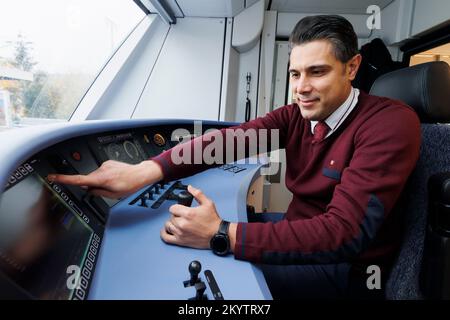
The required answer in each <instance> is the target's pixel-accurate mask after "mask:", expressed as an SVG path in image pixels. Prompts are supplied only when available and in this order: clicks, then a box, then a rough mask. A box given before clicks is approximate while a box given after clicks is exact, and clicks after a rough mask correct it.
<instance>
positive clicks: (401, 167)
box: [153, 92, 420, 268]
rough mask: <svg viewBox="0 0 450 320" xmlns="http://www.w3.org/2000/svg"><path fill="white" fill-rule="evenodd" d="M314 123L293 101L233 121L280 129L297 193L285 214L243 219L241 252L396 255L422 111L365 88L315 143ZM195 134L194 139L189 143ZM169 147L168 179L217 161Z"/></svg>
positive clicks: (289, 181) (287, 258) (296, 258)
mask: <svg viewBox="0 0 450 320" xmlns="http://www.w3.org/2000/svg"><path fill="white" fill-rule="evenodd" d="M310 126H311V123H310V121H309V120H305V119H303V118H302V116H301V113H300V110H299V107H298V106H297V105H296V104H292V105H288V106H284V107H282V108H279V109H277V110H275V111H273V112H271V113H268V114H267V115H266V116H264V117H262V118H258V119H255V120H253V121H250V122H247V123H243V124H241V125H240V126H237V127H233V128H234V129H236V128H241V129H244V130H246V129H248V128H256V129H261V128H267V129H279V130H280V131H279V134H280V147H281V148H285V149H286V158H287V170H286V185H287V188H288V189H289V190H290V191H291V192H292V193H293V199H292V202H291V203H290V205H289V208H288V210H287V213H286V216H285V219H284V220H282V221H280V222H278V223H271V222H269V223H244V222H240V223H239V224H238V228H237V241H236V246H235V248H234V254H235V257H236V258H237V259H245V260H250V261H253V262H259V263H272V264H305V263H337V262H344V261H345V262H353V263H354V265H361V264H363V265H367V264H378V265H380V266H381V267H382V268H383V265H385V264H386V263H388V262H389V261H392V257H393V254H395V252H396V250H397V249H398V245H399V240H400V237H401V222H400V218H401V214H402V212H401V210H400V207H399V206H396V203H397V202H398V201H397V200H398V199H399V195H400V193H401V191H402V189H403V187H404V185H405V182H406V181H407V178H408V176H409V175H410V173H411V171H412V170H413V168H414V166H415V164H416V161H417V159H418V155H419V147H420V123H419V120H418V117H417V116H416V114H415V112H414V111H413V110H412V109H411V108H410V107H408V106H406V105H405V104H403V103H401V102H399V101H395V100H390V99H387V98H380V97H375V96H370V95H367V94H365V93H363V92H361V94H360V96H359V101H358V104H357V105H356V107H355V108H354V109H353V110H352V112H351V113H350V115H349V116H348V117H347V118H346V119H345V121H344V122H343V123H342V124H341V126H340V127H339V128H338V129H337V131H336V132H334V133H333V134H332V135H331V136H330V137H328V138H327V139H325V140H323V141H322V142H319V143H313V142H312V139H313V135H312V133H311V127H310ZM224 132H225V131H224V129H222V130H221V133H222V135H224ZM193 141H196V143H201V144H202V145H203V147H205V146H206V145H207V144H208V143H210V142H209V141H204V140H202V137H200V138H197V139H194V140H193ZM193 141H192V142H188V143H191V147H193V146H194V143H195V142H193ZM213 141H214V140H213ZM179 146H181V145H179ZM175 148H176V147H175ZM171 152H173V149H172V150H168V151H166V152H164V153H162V154H161V155H159V156H157V157H155V158H154V159H153V160H155V161H156V162H157V163H159V164H160V166H161V167H162V170H163V173H164V178H165V180H172V179H178V178H182V177H185V176H189V175H192V174H195V173H197V172H199V171H202V170H205V169H207V168H209V167H211V166H208V165H206V164H202V165H186V164H184V165H175V164H174V163H173V162H172V160H171ZM178 152H179V151H178Z"/></svg>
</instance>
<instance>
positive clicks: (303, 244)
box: [50, 16, 420, 298]
mask: <svg viewBox="0 0 450 320" xmlns="http://www.w3.org/2000/svg"><path fill="white" fill-rule="evenodd" d="M289 41H290V45H291V53H290V68H289V74H290V82H291V85H292V88H293V96H294V97H295V101H296V103H294V104H291V105H288V106H285V107H282V108H279V109H277V110H275V111H273V112H271V113H268V114H267V115H266V116H264V117H262V118H258V119H256V120H253V121H250V122H248V123H244V124H242V125H240V126H238V127H236V128H240V129H243V130H253V129H256V130H259V129H269V130H270V129H278V130H279V135H280V146H281V147H282V148H285V149H286V156H287V170H286V185H287V187H288V188H289V190H290V191H292V193H293V200H292V202H291V203H290V205H289V209H288V211H287V213H286V215H285V217H284V219H282V220H280V221H278V222H276V223H274V222H249V223H243V222H239V223H236V222H232V223H231V224H228V223H227V222H223V221H222V220H221V218H220V216H219V213H218V212H217V211H216V209H215V207H214V203H213V202H212V201H211V200H210V199H208V198H207V196H206V195H205V194H203V193H202V192H201V191H200V190H197V189H195V188H193V187H191V186H189V189H188V191H189V192H190V193H192V194H193V196H194V197H195V199H196V200H197V202H198V203H199V206H197V207H192V208H189V207H185V206H181V205H174V206H172V207H171V208H170V212H171V213H172V216H171V217H170V219H169V220H168V221H167V222H166V224H165V226H164V228H163V229H162V230H161V238H162V239H163V240H164V241H165V242H167V243H170V244H176V245H181V246H189V247H194V248H209V247H210V242H211V239H212V238H213V237H214V235H215V234H216V233H217V232H218V230H219V227H221V228H222V229H223V230H227V228H228V237H229V250H230V251H231V252H232V253H234V255H235V258H236V259H245V260H249V261H252V262H255V263H259V264H261V267H262V269H263V271H264V274H265V276H266V279H267V282H268V285H269V288H270V290H271V292H272V295H273V296H274V298H303V297H306V298H311V297H317V298H318V297H324V298H335V297H349V296H355V295H359V294H361V292H362V293H367V292H365V291H364V288H366V287H365V286H366V279H367V277H368V275H367V274H366V268H367V266H369V265H373V264H375V265H377V266H379V267H380V268H381V270H382V271H383V272H384V273H383V274H382V276H383V279H382V280H383V281H385V280H386V272H388V271H389V267H390V264H391V263H392V261H393V257H394V256H395V253H396V250H397V249H398V244H399V238H400V232H399V224H398V219H399V217H400V216H399V215H400V214H401V212H400V211H399V210H397V209H396V207H395V204H396V202H397V200H398V198H399V195H400V193H401V190H402V188H403V187H404V185H405V182H406V180H407V178H408V176H409V174H410V173H411V171H412V169H413V168H414V166H415V163H416V161H417V158H418V154H419V145H420V129H419V120H418V118H417V116H416V114H415V113H414V111H413V110H412V109H410V108H409V107H408V106H406V105H404V104H402V103H401V102H399V101H393V100H389V99H386V98H380V97H374V96H370V95H367V94H366V93H364V92H359V91H358V90H357V89H354V88H352V86H351V81H352V80H353V79H354V78H355V75H356V73H357V71H358V67H359V65H360V63H361V56H360V55H359V54H358V50H357V37H356V34H355V32H354V30H353V28H352V26H351V24H350V23H349V22H348V21H347V20H345V19H344V18H342V17H340V16H312V17H306V18H304V19H302V20H301V21H299V22H298V24H297V25H296V27H295V29H294V31H293V32H292V34H291V37H290V40H289ZM236 128H234V129H236ZM224 130H225V129H224ZM224 130H222V134H223V135H224V136H225V133H224ZM198 139H202V138H197V140H198ZM201 141H202V144H203V146H204V147H205V146H206V145H207V143H208V142H205V141H203V140H201ZM193 145H194V143H193V142H191V146H193ZM172 152H173V150H169V151H166V152H164V153H163V154H161V155H159V156H158V157H155V158H154V159H152V160H149V161H144V162H142V163H141V164H139V165H127V164H123V163H118V162H113V161H108V162H105V163H104V164H103V165H102V166H101V167H100V168H99V169H98V170H96V171H94V172H92V173H91V174H89V175H87V176H82V175H79V176H61V175H58V176H52V177H50V178H51V179H53V180H55V181H57V182H61V183H70V184H75V185H80V186H87V187H89V188H90V190H91V192H92V193H94V194H97V195H102V196H107V197H112V198H118V197H122V196H124V195H128V194H131V193H133V192H135V191H137V190H139V189H140V188H141V187H143V186H145V185H147V184H150V183H154V182H156V181H159V180H161V179H164V180H167V181H170V180H173V179H175V178H180V177H184V176H188V175H191V174H194V173H196V172H199V171H201V170H204V169H206V168H208V166H207V165H205V164H204V165H195V166H194V165H188V164H181V165H175V164H174V162H173V161H172V160H173V159H172V156H173V154H172ZM142 172H145V175H142ZM261 217H262V218H261V219H260V220H261V221H263V220H264V216H261ZM214 249H215V250H216V248H214ZM216 251H217V250H216ZM366 291H367V290H366Z"/></svg>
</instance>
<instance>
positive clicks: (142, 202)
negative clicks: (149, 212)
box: [139, 196, 147, 208]
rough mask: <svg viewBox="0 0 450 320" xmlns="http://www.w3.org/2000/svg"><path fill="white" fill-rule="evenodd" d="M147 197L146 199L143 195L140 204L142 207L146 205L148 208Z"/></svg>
mask: <svg viewBox="0 0 450 320" xmlns="http://www.w3.org/2000/svg"><path fill="white" fill-rule="evenodd" d="M145 200H146V199H145V197H144V196H143V197H142V198H141V203H140V204H139V205H140V206H141V207H146V208H147V202H146V201H145Z"/></svg>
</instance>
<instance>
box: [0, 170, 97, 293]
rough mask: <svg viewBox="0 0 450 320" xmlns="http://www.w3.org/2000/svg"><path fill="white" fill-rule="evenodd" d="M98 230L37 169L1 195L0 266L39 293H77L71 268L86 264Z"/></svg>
mask: <svg viewBox="0 0 450 320" xmlns="http://www.w3.org/2000/svg"><path fill="white" fill-rule="evenodd" d="M93 234H94V233H93V230H92V229H91V227H90V226H89V225H88V224H87V223H86V222H85V221H83V219H82V218H81V217H80V216H78V214H77V213H76V212H75V211H73V210H72V209H71V208H70V207H69V206H68V205H67V204H66V203H65V202H64V201H63V200H62V199H61V198H60V196H59V194H58V193H56V192H55V191H54V190H53V189H51V187H50V186H48V185H47V183H46V182H45V181H44V180H43V179H42V178H41V177H40V176H39V175H38V174H37V173H33V174H31V175H30V176H28V177H27V178H25V179H24V180H22V181H21V182H20V183H18V184H16V185H15V186H13V187H12V188H10V189H9V190H7V191H6V192H5V193H4V194H3V197H2V199H1V202H0V269H1V271H3V273H4V274H6V275H7V276H9V277H10V278H11V279H12V280H13V281H14V282H16V283H17V285H19V286H20V287H22V288H23V289H25V290H26V291H28V292H29V293H30V294H31V295H32V296H34V297H36V298H38V299H64V300H66V299H71V298H72V295H73V293H74V289H73V288H72V287H71V286H70V285H69V282H68V278H69V276H70V275H71V274H70V273H68V270H70V269H68V268H69V267H71V266H72V267H71V268H73V266H78V267H80V268H81V266H82V265H83V261H84V259H85V256H86V254H87V252H88V248H89V244H90V242H91V238H92V236H93Z"/></svg>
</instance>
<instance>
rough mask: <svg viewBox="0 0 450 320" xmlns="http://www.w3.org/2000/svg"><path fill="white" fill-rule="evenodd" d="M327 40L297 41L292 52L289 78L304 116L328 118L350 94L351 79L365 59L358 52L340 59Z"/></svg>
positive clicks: (315, 118) (317, 119)
mask: <svg viewBox="0 0 450 320" xmlns="http://www.w3.org/2000/svg"><path fill="white" fill-rule="evenodd" d="M333 49H334V48H333V45H332V44H331V42H329V41H327V40H316V41H311V42H308V43H305V44H301V45H296V46H295V47H294V48H293V49H292V51H291V56H290V67H289V74H290V76H289V79H290V83H291V87H292V90H293V97H294V99H295V102H296V103H297V105H298V106H299V107H300V111H301V113H302V116H303V118H305V119H308V120H313V121H319V120H324V119H326V118H327V117H328V116H329V115H330V114H332V113H333V112H334V111H335V110H336V109H337V108H338V107H339V106H340V105H341V104H342V103H344V101H345V100H346V99H347V97H348V95H349V94H350V89H351V81H352V80H353V79H354V78H355V76H356V72H357V71H358V67H359V64H360V63H361V56H360V55H359V54H358V55H356V56H355V57H353V58H352V59H350V61H348V62H347V63H343V62H341V61H339V60H338V59H337V58H336V57H335V55H334V51H333Z"/></svg>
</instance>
